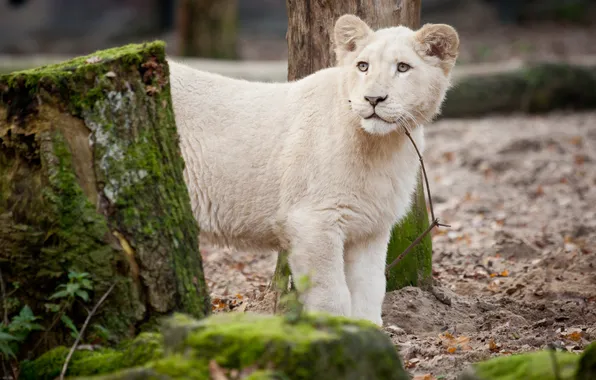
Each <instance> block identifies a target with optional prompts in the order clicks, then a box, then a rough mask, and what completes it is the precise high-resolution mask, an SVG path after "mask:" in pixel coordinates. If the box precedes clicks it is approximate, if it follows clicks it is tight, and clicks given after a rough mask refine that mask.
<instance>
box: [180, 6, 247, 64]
mask: <svg viewBox="0 0 596 380" xmlns="http://www.w3.org/2000/svg"><path fill="white" fill-rule="evenodd" d="M237 25H238V3H237V0H180V5H179V8H178V29H179V33H178V34H179V41H180V48H179V54H180V55H182V56H188V57H203V58H219V59H236V58H237V56H238V55H237V51H236V41H237Z"/></svg>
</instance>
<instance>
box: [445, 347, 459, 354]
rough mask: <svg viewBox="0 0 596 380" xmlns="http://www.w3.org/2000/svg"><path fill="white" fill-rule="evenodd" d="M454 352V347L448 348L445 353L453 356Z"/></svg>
mask: <svg viewBox="0 0 596 380" xmlns="http://www.w3.org/2000/svg"><path fill="white" fill-rule="evenodd" d="M455 351H457V348H455V347H449V348H447V352H449V353H450V354H454V353H455Z"/></svg>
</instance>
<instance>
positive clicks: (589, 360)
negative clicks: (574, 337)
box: [576, 342, 596, 380]
mask: <svg viewBox="0 0 596 380" xmlns="http://www.w3.org/2000/svg"><path fill="white" fill-rule="evenodd" d="M592 379H596V342H593V343H592V344H590V345H589V346H588V347H586V349H585V350H584V352H583V354H582V356H581V358H580V360H579V366H578V368H577V376H576V380H592Z"/></svg>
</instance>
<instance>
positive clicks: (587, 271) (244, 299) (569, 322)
mask: <svg viewBox="0 0 596 380" xmlns="http://www.w3.org/2000/svg"><path fill="white" fill-rule="evenodd" d="M426 136H427V150H426V153H425V162H426V166H427V171H428V173H429V180H430V181H431V190H432V194H433V200H434V205H435V212H436V214H437V216H438V217H439V218H441V220H442V221H444V222H446V223H450V224H451V225H452V227H451V228H450V229H442V230H440V231H437V233H435V234H434V236H433V250H434V253H433V255H434V257H433V275H434V282H435V286H434V288H433V291H431V292H428V291H423V290H420V289H418V288H404V289H401V290H398V291H394V292H390V293H388V294H387V295H386V298H385V304H384V311H383V321H384V330H385V332H386V333H387V335H388V336H389V337H390V338H391V339H392V341H393V342H394V343H395V344H396V345H397V346H398V348H399V351H400V353H401V355H402V358H403V360H404V362H405V365H406V367H407V368H408V369H409V370H410V372H411V373H412V374H413V375H415V376H418V378H419V379H428V380H430V379H435V378H436V379H439V378H441V379H454V378H455V377H456V376H457V374H458V373H459V372H460V371H461V370H463V369H464V368H465V367H466V366H467V365H468V364H469V363H473V362H476V361H479V360H484V359H487V358H489V357H492V356H498V355H509V354H512V353H519V352H526V351H534V350H538V349H541V348H545V347H546V346H547V345H548V344H554V345H556V346H557V347H559V348H560V349H563V350H568V351H571V352H580V351H581V350H582V349H583V348H584V347H585V345H586V344H587V343H588V342H590V341H594V340H596V327H595V326H596V268H595V266H596V112H587V113H574V114H568V113H556V114H550V115H544V116H509V117H504V116H503V117H487V118H482V119H471V120H442V121H438V122H436V123H433V124H432V125H429V126H428V127H427V128H426ZM201 251H202V255H203V259H204V265H205V275H206V277H207V280H208V285H209V286H210V289H211V295H212V297H213V308H214V310H215V311H216V312H229V311H254V312H265V313H270V312H272V306H273V302H272V299H273V298H272V296H271V294H269V293H268V292H267V284H268V282H269V280H270V277H271V275H272V273H273V269H274V267H275V260H276V258H275V255H274V254H273V253H250V252H234V251H231V250H226V249H219V248H213V247H208V246H203V247H202V250H201ZM425 375H426V376H425Z"/></svg>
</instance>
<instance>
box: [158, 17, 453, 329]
mask: <svg viewBox="0 0 596 380" xmlns="http://www.w3.org/2000/svg"><path fill="white" fill-rule="evenodd" d="M334 37H335V38H334V41H335V52H336V56H337V65H336V66H335V67H332V68H328V69H324V70H320V71H318V72H316V73H314V74H312V75H310V76H308V77H306V78H304V79H302V80H299V81H295V82H291V83H254V82H248V81H243V80H236V79H230V78H226V77H223V76H220V75H215V74H210V73H206V72H201V71H197V70H194V69H192V68H189V67H187V66H184V65H182V64H179V63H176V62H172V61H170V71H171V74H170V77H171V85H172V99H173V104H174V113H175V117H176V124H177V127H178V131H179V135H180V146H181V149H182V154H183V156H184V160H185V162H186V169H185V173H184V175H185V181H186V184H187V186H188V190H189V193H190V197H191V202H192V207H193V212H194V215H195V217H196V219H197V221H198V223H199V226H200V228H201V230H202V232H203V233H204V234H206V235H207V236H208V237H209V239H210V240H212V241H215V242H218V243H220V244H223V245H227V246H233V247H237V248H241V249H273V250H281V249H288V250H289V251H290V257H289V261H290V268H291V270H292V273H293V274H294V276H296V277H300V276H302V275H309V276H310V280H311V288H310V289H309V290H308V291H307V292H305V293H304V294H302V297H303V301H304V302H305V306H306V308H307V309H308V310H317V311H326V312H329V313H332V314H338V315H344V316H350V317H353V318H363V319H367V320H370V321H372V322H374V323H376V324H379V325H381V324H382V319H381V306H382V303H383V298H384V296H385V275H384V268H385V259H386V249H387V244H388V241H389V237H390V233H391V229H392V227H393V226H394V225H395V224H396V223H397V222H398V221H399V220H400V219H401V218H403V217H404V216H405V215H406V213H407V211H408V209H409V207H410V201H411V195H412V193H413V191H414V189H415V186H416V176H417V173H418V168H419V162H418V158H417V156H416V153H415V151H414V149H413V147H412V145H411V144H410V142H409V141H407V140H406V137H405V135H404V134H403V129H402V127H401V126H402V125H405V126H407V127H408V128H410V130H411V131H412V136H413V138H414V139H415V141H416V144H417V145H418V147H419V148H420V149H423V147H424V138H423V127H422V124H424V123H426V122H428V121H430V120H431V119H432V118H433V117H434V116H435V115H436V114H437V113H438V112H439V109H440V106H441V103H442V101H443V98H444V97H445V92H446V91H447V89H448V87H449V85H450V73H451V69H452V68H453V65H454V64H455V60H456V58H457V55H458V47H459V39H458V35H457V33H456V31H455V30H454V29H453V28H452V27H450V26H448V25H442V24H427V25H425V26H423V27H422V28H420V29H419V30H417V31H413V30H410V29H408V28H406V27H403V26H399V27H394V28H387V29H380V30H377V31H373V30H371V28H370V27H369V26H368V25H367V24H366V23H365V22H363V21H362V20H361V19H359V18H358V17H356V16H353V15H344V16H342V17H340V18H339V19H338V20H337V22H336V24H335V30H334Z"/></svg>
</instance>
